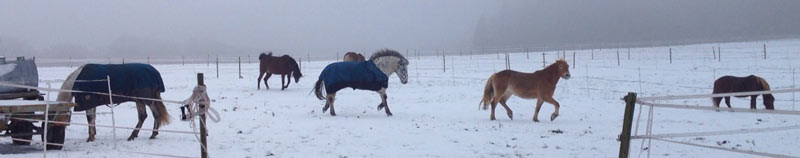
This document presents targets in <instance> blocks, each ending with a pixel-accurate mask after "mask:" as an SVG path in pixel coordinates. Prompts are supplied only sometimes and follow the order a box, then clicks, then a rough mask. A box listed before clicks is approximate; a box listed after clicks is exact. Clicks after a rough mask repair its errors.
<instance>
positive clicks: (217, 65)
mask: <svg viewBox="0 0 800 158" xmlns="http://www.w3.org/2000/svg"><path fill="white" fill-rule="evenodd" d="M217 78H219V56H217Z"/></svg>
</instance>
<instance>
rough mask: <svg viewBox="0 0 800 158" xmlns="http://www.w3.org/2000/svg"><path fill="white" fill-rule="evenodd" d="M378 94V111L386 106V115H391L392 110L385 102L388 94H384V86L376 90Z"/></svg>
mask: <svg viewBox="0 0 800 158" xmlns="http://www.w3.org/2000/svg"><path fill="white" fill-rule="evenodd" d="M378 94H380V95H381V104H378V111H380V110H381V109H383V108H386V110H385V111H386V115H387V116H392V111H390V110H389V104H387V103H386V98H388V96H387V95H386V88H381V90H379V91H378Z"/></svg>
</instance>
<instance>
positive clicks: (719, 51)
mask: <svg viewBox="0 0 800 158" xmlns="http://www.w3.org/2000/svg"><path fill="white" fill-rule="evenodd" d="M717 59H718V60H719V62H722V47H717Z"/></svg>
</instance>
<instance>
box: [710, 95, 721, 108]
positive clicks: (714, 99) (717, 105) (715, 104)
mask: <svg viewBox="0 0 800 158" xmlns="http://www.w3.org/2000/svg"><path fill="white" fill-rule="evenodd" d="M711 102H713V103H714V107H719V103H720V102H722V97H714V98H711Z"/></svg>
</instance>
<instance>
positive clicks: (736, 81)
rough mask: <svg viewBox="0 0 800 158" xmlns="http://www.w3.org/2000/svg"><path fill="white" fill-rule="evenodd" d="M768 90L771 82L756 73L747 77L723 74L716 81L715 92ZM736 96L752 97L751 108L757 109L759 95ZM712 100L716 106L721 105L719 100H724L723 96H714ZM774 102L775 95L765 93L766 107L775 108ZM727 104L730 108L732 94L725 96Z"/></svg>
mask: <svg viewBox="0 0 800 158" xmlns="http://www.w3.org/2000/svg"><path fill="white" fill-rule="evenodd" d="M767 90H769V83H767V81H766V80H764V78H761V77H758V76H755V75H750V76H747V77H735V76H722V77H720V78H719V79H717V80H716V81H714V92H713V94H717V93H733V92H750V91H767ZM735 97H737V98H744V97H750V109H756V98H758V95H750V96H735ZM711 100H712V101H713V102H714V107H719V102H720V101H722V97H714V98H712V99H711ZM774 102H775V97H773V96H772V94H764V107H766V108H767V109H768V110H774V109H775V107H774V104H773V103H774ZM725 104H728V108H731V97H730V96H727V97H725Z"/></svg>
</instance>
